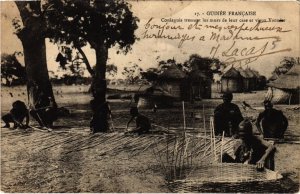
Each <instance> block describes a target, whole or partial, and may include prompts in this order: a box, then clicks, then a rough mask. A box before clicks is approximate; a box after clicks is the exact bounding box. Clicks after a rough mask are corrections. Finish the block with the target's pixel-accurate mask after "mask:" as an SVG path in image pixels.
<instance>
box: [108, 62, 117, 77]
mask: <svg viewBox="0 0 300 194" xmlns="http://www.w3.org/2000/svg"><path fill="white" fill-rule="evenodd" d="M106 73H107V74H108V76H110V77H114V76H115V75H116V74H117V73H118V67H117V66H116V65H114V64H108V65H106Z"/></svg>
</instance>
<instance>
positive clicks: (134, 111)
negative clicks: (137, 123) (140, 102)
mask: <svg viewBox="0 0 300 194" xmlns="http://www.w3.org/2000/svg"><path fill="white" fill-rule="evenodd" d="M138 114H139V111H138V108H137V107H131V108H130V115H131V116H137V115H138Z"/></svg>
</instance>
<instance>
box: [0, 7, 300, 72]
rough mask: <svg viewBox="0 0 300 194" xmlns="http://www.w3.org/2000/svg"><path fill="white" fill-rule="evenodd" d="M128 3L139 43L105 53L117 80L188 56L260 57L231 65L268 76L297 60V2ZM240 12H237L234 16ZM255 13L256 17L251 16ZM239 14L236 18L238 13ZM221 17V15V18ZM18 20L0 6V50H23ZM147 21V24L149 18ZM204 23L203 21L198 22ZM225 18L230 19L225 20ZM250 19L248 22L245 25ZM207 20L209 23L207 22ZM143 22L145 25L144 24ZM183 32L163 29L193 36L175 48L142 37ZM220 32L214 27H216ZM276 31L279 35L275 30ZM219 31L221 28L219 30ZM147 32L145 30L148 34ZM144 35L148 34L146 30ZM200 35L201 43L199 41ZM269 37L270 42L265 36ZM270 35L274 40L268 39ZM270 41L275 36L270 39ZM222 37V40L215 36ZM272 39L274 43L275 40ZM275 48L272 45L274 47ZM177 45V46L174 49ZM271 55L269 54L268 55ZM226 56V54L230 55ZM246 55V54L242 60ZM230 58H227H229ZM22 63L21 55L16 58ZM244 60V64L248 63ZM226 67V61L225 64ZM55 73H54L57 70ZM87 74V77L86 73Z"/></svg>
mask: <svg viewBox="0 0 300 194" xmlns="http://www.w3.org/2000/svg"><path fill="white" fill-rule="evenodd" d="M129 3H130V4H131V5H132V8H131V10H132V11H133V14H134V15H135V16H137V17H138V18H139V19H140V21H139V23H138V29H137V30H136V32H135V34H136V36H137V37H139V38H140V40H139V41H136V43H135V44H134V45H133V46H132V50H131V52H129V53H128V54H127V55H124V54H117V48H111V49H109V60H108V64H116V65H117V66H118V75H117V78H122V74H121V71H122V70H123V68H124V67H126V66H131V65H133V64H134V63H136V64H138V65H139V66H140V67H141V68H143V69H147V68H150V67H157V64H158V61H160V60H167V59H172V58H174V59H175V60H176V61H177V62H184V61H185V60H187V59H188V58H189V56H190V55H191V54H199V55H200V56H203V57H212V56H213V54H212V53H214V52H212V51H216V50H217V51H216V52H215V57H217V58H219V59H220V60H221V61H225V62H226V61H227V62H228V60H229V61H230V60H232V57H234V58H235V60H240V59H244V58H247V57H252V56H256V55H260V56H259V57H257V58H251V59H256V60H255V61H253V62H251V61H250V63H249V64H245V61H246V60H242V61H241V63H235V64H234V65H237V66H239V65H242V67H247V66H248V67H251V68H253V69H256V70H258V71H259V72H260V73H261V74H263V75H266V76H270V74H271V72H272V71H273V69H274V67H275V66H278V65H279V62H280V61H281V60H282V58H283V57H285V56H292V57H297V56H299V53H300V52H299V50H300V49H299V42H300V40H299V26H300V25H299V23H300V20H299V4H297V3H296V2H245V1H239V2H237V1H234V2H229V1H226V2H220V1H214V2H207V1H146V2H145V1H138V2H137V1H129ZM237 11H240V12H239V13H236V12H237ZM254 12H255V15H251V14H253V13H254ZM241 13H243V14H244V15H236V14H241ZM222 14H223V15H222ZM15 17H19V14H18V10H17V9H16V6H15V4H14V3H13V2H3V1H2V2H1V52H2V53H13V52H15V51H22V45H21V42H20V40H19V39H18V38H17V37H16V35H15V34H14V29H13V27H12V25H11V21H12V19H13V18H15ZM151 18H152V20H151V21H150V22H149V20H150V19H151ZM269 18H271V19H272V21H273V22H266V23H263V24H261V25H260V27H265V28H266V27H268V28H269V29H270V28H273V30H264V31H262V30H260V31H255V30H253V31H247V30H245V31H241V32H240V33H239V37H240V39H236V40H234V39H233V38H232V37H231V38H229V40H219V41H216V40H212V39H211V36H212V34H213V33H216V35H217V34H219V35H220V37H222V36H223V35H224V36H225V38H226V37H227V38H228V37H229V35H230V33H233V35H235V33H237V31H238V29H236V30H235V31H233V32H232V30H231V31H230V29H229V28H227V29H226V27H228V26H232V25H234V26H236V27H240V26H241V25H243V23H244V25H243V26H242V28H243V27H244V28H245V27H246V26H248V27H249V28H250V27H254V26H255V25H256V24H257V22H256V21H255V20H257V19H262V20H268V21H269ZM168 19H181V20H182V21H179V22H177V23H174V22H171V21H169V22H166V20H168ZM184 19H200V21H199V22H198V25H201V27H199V29H195V28H192V29H188V27H189V25H193V24H195V22H187V21H184ZM203 19H207V20H208V21H206V20H203ZM229 19H230V21H229ZM250 19H252V20H253V21H250ZM278 19H283V20H284V22H278ZM210 20H211V21H210ZM147 24H148V25H147ZM178 25H179V26H180V27H181V28H183V29H181V30H178V29H176V30H175V29H174V30H173V29H165V30H164V32H163V35H165V36H169V37H170V36H172V37H175V36H176V35H178V33H179V34H180V36H181V37H183V36H184V35H185V34H186V35H187V36H190V37H193V36H194V39H193V41H191V40H186V41H184V43H183V44H182V45H181V46H179V45H180V44H179V42H180V40H177V39H176V40H174V39H173V40H169V39H167V38H153V37H152V38H146V36H145V34H147V35H148V37H149V36H150V35H153V34H157V32H158V29H157V28H158V26H159V27H161V28H162V27H163V26H165V27H166V26H169V28H171V27H174V28H175V27H178ZM216 26H217V27H219V28H217V27H216ZM279 28H281V29H282V31H284V30H286V31H287V32H278V31H276V30H278V29H279ZM219 29H221V30H219ZM147 30H148V31H147ZM146 31H147V32H146ZM201 37H202V40H200V39H201ZM241 37H242V38H244V39H245V38H247V37H248V38H249V37H251V38H252V39H253V38H255V37H256V38H257V39H256V40H251V41H250V40H241ZM270 37H271V38H270ZM272 37H273V38H272ZM274 37H275V38H274ZM220 39H222V38H220ZM274 41H275V42H274ZM274 45H275V46H274ZM46 46H47V63H48V70H50V71H54V72H57V71H58V63H57V62H55V59H56V56H57V54H58V52H59V51H58V46H57V45H53V44H51V43H49V41H48V40H46ZM179 47H180V48H179ZM84 51H85V53H86V55H87V57H88V59H89V61H90V63H91V64H95V53H94V51H93V50H92V49H90V48H89V47H88V46H87V47H85V48H84ZM270 53H271V54H270ZM229 55H230V56H229ZM245 55H247V56H245ZM230 58H231V59H230ZM19 60H20V61H21V62H23V59H22V57H20V58H19ZM248 62H249V61H248ZM230 64H231V63H228V65H230ZM58 74H59V72H58ZM86 75H88V74H87V73H86Z"/></svg>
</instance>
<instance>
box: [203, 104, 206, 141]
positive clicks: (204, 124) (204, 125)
mask: <svg viewBox="0 0 300 194" xmlns="http://www.w3.org/2000/svg"><path fill="white" fill-rule="evenodd" d="M202 115H203V128H204V136H205V137H206V122H205V114H204V104H203V106H202ZM204 141H205V144H206V138H204Z"/></svg>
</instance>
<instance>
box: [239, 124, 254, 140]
mask: <svg viewBox="0 0 300 194" xmlns="http://www.w3.org/2000/svg"><path fill="white" fill-rule="evenodd" d="M252 135H253V133H252V124H251V121H250V120H248V119H245V120H243V121H242V122H240V124H239V137H240V138H242V139H246V138H248V137H251V136H252Z"/></svg>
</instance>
